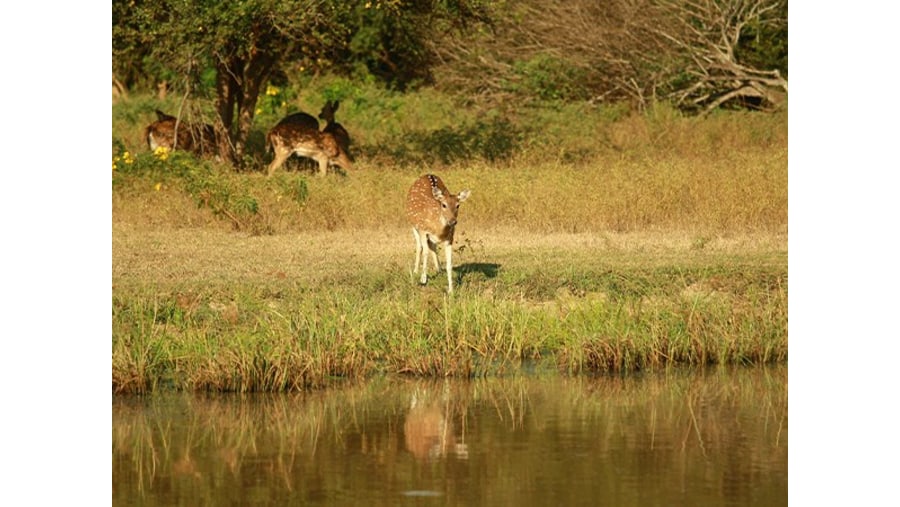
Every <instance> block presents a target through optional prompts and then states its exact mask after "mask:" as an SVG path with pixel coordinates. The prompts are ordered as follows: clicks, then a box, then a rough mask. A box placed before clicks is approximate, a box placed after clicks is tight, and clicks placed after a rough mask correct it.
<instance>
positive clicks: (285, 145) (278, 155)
mask: <svg viewBox="0 0 900 507" xmlns="http://www.w3.org/2000/svg"><path fill="white" fill-rule="evenodd" d="M266 142H267V144H268V145H269V147H270V148H271V149H272V151H274V158H273V159H272V162H271V163H270V164H269V167H268V170H267V172H268V175H269V176H272V174H274V173H275V170H276V169H278V168H279V167H281V165H282V164H284V162H285V161H286V160H287V159H288V158H289V157H290V156H291V155H292V154H294V153H296V154H297V155H299V156H301V157H308V158H311V159H313V160H315V161H316V162H317V163H318V164H319V175H320V176H324V175H325V174H326V173H327V171H328V166H329V165H330V164H334V165H337V166H340V167H341V168H343V169H347V170H349V169H353V162H352V160H351V159H350V157H349V155H348V154H347V151H346V149H345V148H343V147H342V146H341V143H340V142H339V141H338V139H337V138H336V136H335V135H334V133H332V132H328V131H324V130H323V131H319V122H318V120H316V119H315V118H314V117H312V116H311V115H309V114H306V113H294V114H292V115H289V116H287V117H285V118H284V119H282V120H281V121H280V122H278V124H277V125H275V126H274V127H272V130H270V131H269V133H268V135H267V136H266Z"/></svg>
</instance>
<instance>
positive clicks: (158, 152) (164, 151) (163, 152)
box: [153, 146, 169, 160]
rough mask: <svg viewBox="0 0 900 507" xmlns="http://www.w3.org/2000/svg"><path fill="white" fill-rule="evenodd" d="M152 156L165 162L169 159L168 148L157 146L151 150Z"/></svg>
mask: <svg viewBox="0 0 900 507" xmlns="http://www.w3.org/2000/svg"><path fill="white" fill-rule="evenodd" d="M153 155H155V156H156V158H158V159H160V160H165V159H167V158H169V148H167V147H165V146H157V147H156V149H155V150H153Z"/></svg>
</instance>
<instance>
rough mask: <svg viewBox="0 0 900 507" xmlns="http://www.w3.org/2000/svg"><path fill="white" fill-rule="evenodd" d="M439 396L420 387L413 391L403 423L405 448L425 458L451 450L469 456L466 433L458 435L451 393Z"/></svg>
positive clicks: (434, 456)
mask: <svg viewBox="0 0 900 507" xmlns="http://www.w3.org/2000/svg"><path fill="white" fill-rule="evenodd" d="M440 398H441V399H437V396H435V395H430V394H429V393H427V392H424V391H420V390H418V389H416V390H415V391H414V392H413V394H412V396H411V397H410V403H409V412H408V413H407V414H406V422H405V423H404V424H403V435H404V440H405V442H406V449H407V450H408V451H409V452H410V453H412V455H413V456H415V458H416V459H418V460H423V461H426V460H427V461H431V460H435V459H438V458H443V457H445V456H448V455H450V454H454V455H456V457H458V458H461V459H466V458H468V456H469V450H468V446H467V445H466V443H465V442H464V440H465V438H464V437H462V438H460V439H457V436H456V429H455V428H454V426H453V420H452V415H451V411H450V403H449V397H448V395H447V393H446V392H445V393H444V394H443V396H441V397H440Z"/></svg>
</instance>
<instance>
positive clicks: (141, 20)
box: [112, 0, 787, 167]
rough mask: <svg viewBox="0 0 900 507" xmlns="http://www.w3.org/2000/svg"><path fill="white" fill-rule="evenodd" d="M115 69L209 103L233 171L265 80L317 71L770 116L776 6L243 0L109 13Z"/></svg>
mask: <svg viewBox="0 0 900 507" xmlns="http://www.w3.org/2000/svg"><path fill="white" fill-rule="evenodd" d="M112 22H113V55H112V56H113V73H114V79H118V82H119V83H121V85H122V86H123V87H125V88H132V89H133V88H139V89H144V90H147V89H153V88H155V87H157V86H160V85H164V86H165V87H166V89H170V90H173V91H177V92H178V93H179V95H180V96H181V97H182V98H183V99H184V100H183V105H185V104H186V105H187V106H188V107H186V108H184V107H180V108H179V111H178V113H179V116H182V115H185V114H190V113H191V112H192V108H191V107H190V106H191V105H192V104H194V101H191V100H189V99H192V98H199V99H203V100H206V101H209V100H210V99H211V100H212V101H213V102H214V106H215V107H214V109H215V116H216V117H215V119H214V120H211V121H210V123H213V124H214V125H215V127H216V129H217V131H218V132H219V134H220V135H219V139H220V141H219V153H220V155H221V157H222V158H223V159H225V160H228V161H230V162H231V163H233V164H234V165H236V166H238V167H241V166H243V165H244V164H245V162H246V156H247V143H248V137H249V135H250V131H251V127H252V125H253V121H254V117H255V115H256V114H257V111H258V109H259V108H258V103H259V101H260V98H261V97H263V96H264V94H265V91H266V85H267V84H269V83H274V84H276V85H283V84H287V82H288V80H289V78H293V79H296V77H297V76H304V75H305V76H312V75H320V74H322V73H328V74H337V75H343V76H345V77H347V78H349V79H350V80H351V81H356V82H365V81H368V82H373V81H374V82H380V83H383V84H384V85H385V86H387V87H389V88H391V89H394V90H399V91H403V90H407V89H410V88H415V87H418V86H421V85H434V86H436V87H438V88H441V89H443V90H445V91H446V90H452V91H454V92H457V93H464V94H466V95H467V96H468V97H470V98H472V99H478V98H481V99H484V100H486V101H488V102H489V103H490V104H494V105H496V104H504V103H505V104H516V105H518V104H521V103H523V102H528V101H530V100H542V101H547V100H556V101H564V102H571V101H586V100H587V101H591V102H606V103H619V102H623V103H628V104H631V105H633V106H637V107H641V108H643V107H646V106H647V105H649V104H651V103H653V102H656V101H659V100H667V101H671V102H673V103H675V104H677V106H678V107H679V108H681V109H684V110H695V111H709V110H712V109H715V108H718V107H723V106H728V107H730V106H740V107H748V106H750V107H756V108H770V107H773V106H775V105H778V104H779V103H781V102H783V100H784V97H785V96H786V92H787V2H786V0H706V1H702V2H689V1H685V0H639V1H637V2H635V1H626V0H613V1H610V2H599V3H598V2H595V1H593V0H570V1H562V0H550V1H546V2H544V1H541V2H538V1H536V0H526V1H522V2H508V1H506V0H475V1H463V0H373V1H359V2H345V1H341V0H289V1H282V0H243V1H239V2H208V1H188V2H183V1H182V2H179V1H171V0H161V1H157V2H143V1H136V0H115V1H114V2H113V4H112Z"/></svg>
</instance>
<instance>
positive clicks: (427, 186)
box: [406, 174, 470, 293]
mask: <svg viewBox="0 0 900 507" xmlns="http://www.w3.org/2000/svg"><path fill="white" fill-rule="evenodd" d="M469 194H470V192H469V190H463V191H462V192H460V193H459V194H456V195H453V194H451V193H450V191H449V190H447V186H446V185H444V182H443V181H441V179H440V178H438V177H437V176H435V175H433V174H426V175H424V176H422V177H420V178H419V179H417V180H416V181H415V183H413V185H412V187H410V189H409V193H408V194H407V197H406V218H407V220H408V221H409V223H410V224H411V225H412V227H413V237H414V238H415V240H416V263H415V265H414V267H413V272H414V273H417V272H418V269H419V262H420V261H421V262H422V275H421V278H420V279H419V283H421V284H422V285H425V284H426V283H427V282H428V253H427V252H426V251H425V249H426V248H427V249H428V250H430V251H431V258H432V259H433V260H434V265H435V268H436V269H438V270H440V265H439V264H438V259H437V244H438V243H442V244H443V246H444V257H445V260H446V270H447V292H450V293H452V292H453V261H452V257H453V233H454V231H455V230H456V220H457V216H458V215H459V204H460V203H461V202H463V201H465V200H466V199H468V197H469Z"/></svg>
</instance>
